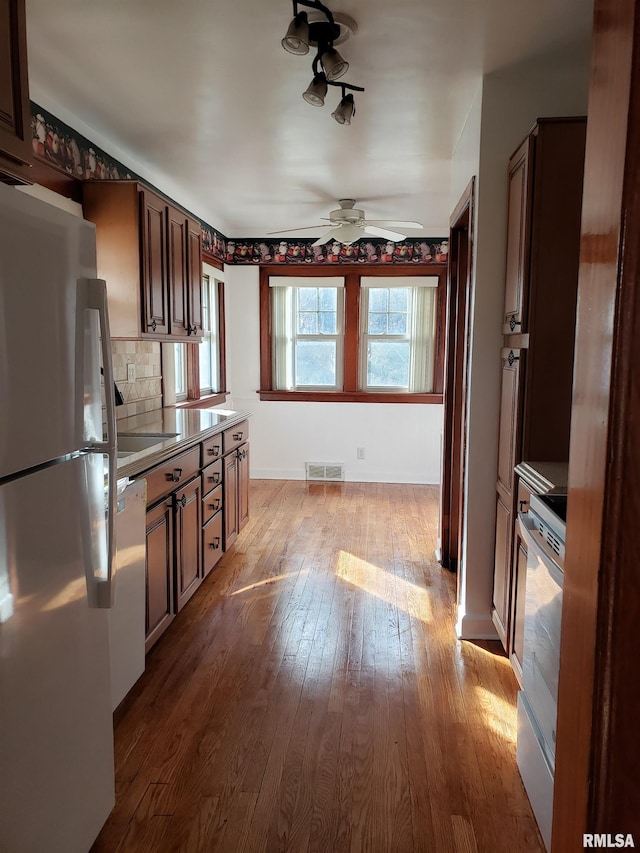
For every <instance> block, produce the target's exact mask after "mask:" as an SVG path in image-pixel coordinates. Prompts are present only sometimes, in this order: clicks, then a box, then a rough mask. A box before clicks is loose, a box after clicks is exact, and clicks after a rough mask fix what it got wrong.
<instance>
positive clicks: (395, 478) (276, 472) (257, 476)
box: [251, 468, 440, 486]
mask: <svg viewBox="0 0 640 853" xmlns="http://www.w3.org/2000/svg"><path fill="white" fill-rule="evenodd" d="M251 477H252V478H253V479H254V480H304V479H306V476H305V471H304V468H302V469H299V468H295V469H288V468H252V469H251ZM344 482H346V483H406V484H408V485H415V486H438V485H440V484H439V483H438V482H435V483H434V482H430V481H429V480H428V479H425V478H419V477H415V476H414V477H411V476H407V475H406V474H394V473H393V472H389V471H381V472H379V473H369V474H358V473H357V472H355V471H345V478H344Z"/></svg>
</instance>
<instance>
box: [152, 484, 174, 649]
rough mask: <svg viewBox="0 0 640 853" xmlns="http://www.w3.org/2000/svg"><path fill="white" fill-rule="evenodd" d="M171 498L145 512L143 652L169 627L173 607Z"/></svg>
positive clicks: (172, 616) (172, 615)
mask: <svg viewBox="0 0 640 853" xmlns="http://www.w3.org/2000/svg"><path fill="white" fill-rule="evenodd" d="M173 516H174V513H173V498H172V497H171V498H169V499H167V500H164V501H162V503H160V504H158V505H157V506H154V507H152V508H151V509H149V510H147V573H146V574H147V584H146V585H147V595H146V600H147V606H146V615H145V637H146V639H145V650H146V651H149V649H150V648H151V646H152V645H153V644H154V643H155V642H156V640H158V639H159V637H160V636H161V635H162V634H163V633H164V632H165V630H166V629H167V628H168V627H169V624H170V623H171V621H172V620H173V618H174V615H175V614H174V607H173V530H174V526H173Z"/></svg>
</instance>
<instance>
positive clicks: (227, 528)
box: [222, 450, 239, 551]
mask: <svg viewBox="0 0 640 853" xmlns="http://www.w3.org/2000/svg"><path fill="white" fill-rule="evenodd" d="M237 453H238V452H237V450H235V451H234V452H233V453H230V454H229V455H228V456H225V458H224V476H223V480H222V488H223V498H222V506H223V512H224V550H225V551H226V550H227V549H228V548H229V546H230V545H232V544H233V543H234V542H235V541H236V538H237V536H238V530H239V528H238V459H237Z"/></svg>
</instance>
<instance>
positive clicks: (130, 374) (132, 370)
mask: <svg viewBox="0 0 640 853" xmlns="http://www.w3.org/2000/svg"><path fill="white" fill-rule="evenodd" d="M135 381H136V366H135V364H128V365H127V382H135Z"/></svg>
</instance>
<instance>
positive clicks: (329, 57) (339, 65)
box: [320, 47, 349, 82]
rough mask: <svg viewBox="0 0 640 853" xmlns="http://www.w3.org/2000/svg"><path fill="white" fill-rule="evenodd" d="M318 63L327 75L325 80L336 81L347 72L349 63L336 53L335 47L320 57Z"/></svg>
mask: <svg viewBox="0 0 640 853" xmlns="http://www.w3.org/2000/svg"><path fill="white" fill-rule="evenodd" d="M320 62H321V63H322V67H323V68H324V73H325V74H326V75H327V80H330V81H332V82H333V81H334V80H338V79H339V78H340V77H342V76H343V75H344V74H346V73H347V71H348V70H349V63H348V62H347V60H346V59H343V57H342V56H340V54H339V53H338V51H337V50H336V49H335V47H330V48H328V50H325V52H324V53H323V54H322V56H321V57H320Z"/></svg>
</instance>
